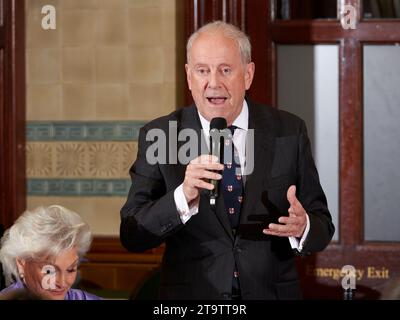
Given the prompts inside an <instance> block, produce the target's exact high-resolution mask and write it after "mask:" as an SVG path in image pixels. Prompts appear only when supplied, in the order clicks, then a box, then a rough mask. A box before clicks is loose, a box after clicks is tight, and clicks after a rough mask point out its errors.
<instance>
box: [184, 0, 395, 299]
mask: <svg viewBox="0 0 400 320" xmlns="http://www.w3.org/2000/svg"><path fill="white" fill-rule="evenodd" d="M367 2H368V1H361V0H347V1H335V0H333V1H323V3H324V4H326V5H325V6H321V3H322V1H313V0H304V1H299V0H292V1H290V0H288V1H285V0H283V1H279V0H270V1H263V0H252V1H245V0H236V1H235V0H221V1H218V0H191V1H188V2H187V5H186V35H189V34H190V33H191V32H193V31H194V30H196V29H197V28H198V27H200V26H202V25H203V24H205V23H207V22H209V21H213V20H218V19H219V20H224V21H227V22H231V23H234V24H235V25H237V26H238V27H240V28H242V29H243V30H244V31H245V32H246V33H247V34H248V35H249V36H250V38H251V41H252V46H253V52H252V55H253V61H254V62H255V64H256V74H255V79H254V82H253V85H252V88H251V90H250V91H249V96H250V97H251V98H252V99H253V100H254V101H257V102H262V103H265V104H269V105H272V106H275V107H278V105H277V102H278V97H277V96H278V76H277V73H278V70H277V65H278V64H277V47H278V46H279V45H299V44H301V45H316V44H335V45H337V46H338V55H339V56H338V68H339V70H338V74H339V76H338V82H339V83H338V90H339V94H338V95H339V98H338V100H339V103H338V109H339V110H338V113H339V117H338V119H339V120H338V122H339V123H338V128H339V147H338V148H339V150H338V154H339V170H338V171H339V172H338V175H339V186H338V188H339V190H338V194H339V204H338V208H339V210H338V224H337V225H336V228H337V230H338V232H339V237H338V240H337V241H332V243H331V244H330V245H329V247H328V248H327V249H326V250H325V251H323V252H321V253H318V254H316V255H313V256H310V257H307V258H303V259H299V260H298V265H299V270H300V273H301V280H302V287H303V292H304V295H305V298H331V299H332V298H333V299H343V297H344V290H343V288H342V286H341V279H342V275H339V276H337V273H338V272H340V270H341V268H342V267H343V266H345V265H352V266H354V267H355V268H356V269H358V270H360V272H363V277H360V279H359V280H357V282H356V291H355V298H356V299H363V298H370V299H373V298H379V297H380V296H381V293H382V292H383V291H384V290H385V288H386V287H387V286H388V285H389V284H390V283H391V282H392V281H393V280H394V279H395V278H397V277H399V276H400V244H399V243H398V242H396V241H382V240H379V239H377V240H370V239H367V238H368V237H366V232H365V230H366V229H365V221H366V220H367V219H366V216H365V214H364V212H365V209H366V208H364V203H365V194H364V189H365V185H364V175H365V170H364V162H365V159H364V157H365V155H364V151H365V150H364V133H365V132H364V131H365V130H366V128H364V125H365V123H364V119H365V117H364V116H365V115H364V113H363V112H364V93H365V92H364V65H363V63H364V54H363V53H364V47H365V46H366V45H368V44H374V45H384V44H386V45H394V44H396V43H399V42H400V20H397V19H383V18H382V17H381V19H364V18H363V17H366V7H363V4H364V5H367V4H368V3H367ZM345 4H346V5H351V6H352V7H353V8H354V9H355V12H356V14H357V15H356V29H345V28H343V26H342V24H341V22H340V19H338V18H337V16H338V14H336V13H337V12H340V11H341V9H342V6H343V5H345ZM283 5H290V8H289V11H287V12H286V13H287V14H288V15H289V16H288V17H283V16H282V12H283V11H280V12H278V11H277V10H278V9H282V10H283V8H282V6H283ZM338 6H339V7H338ZM332 14H333V15H334V16H333V17H332ZM280 15H281V16H280ZM399 63H400V61H399ZM190 101H191V97H190V93H189V92H187V102H190ZM393 147H395V144H394V145H393ZM392 201H395V199H393V200H392ZM389 223H390V221H389ZM398 229H399V234H400V227H398ZM382 232H384V230H382ZM334 274H336V276H334Z"/></svg>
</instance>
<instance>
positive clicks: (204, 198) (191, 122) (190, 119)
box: [178, 105, 234, 241]
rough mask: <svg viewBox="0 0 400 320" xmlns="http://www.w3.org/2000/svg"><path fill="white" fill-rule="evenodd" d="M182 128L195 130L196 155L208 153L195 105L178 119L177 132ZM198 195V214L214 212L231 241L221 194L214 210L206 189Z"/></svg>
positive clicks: (182, 170) (231, 236)
mask: <svg viewBox="0 0 400 320" xmlns="http://www.w3.org/2000/svg"><path fill="white" fill-rule="evenodd" d="M182 129H192V130H195V132H196V134H197V137H199V140H200V141H198V154H197V155H200V154H202V151H203V153H205V154H208V153H209V149H208V147H207V143H206V141H205V138H204V134H203V132H202V131H201V129H202V127H201V122H200V119H199V115H198V113H197V109H196V106H195V105H192V106H190V107H188V108H187V109H186V110H185V111H184V112H183V113H182V119H181V121H180V126H179V128H178V132H179V131H180V130H182ZM184 144H185V142H182V141H178V150H179V148H180V147H181V146H182V145H184ZM197 155H194V156H192V157H191V158H193V159H194V158H196V157H197ZM180 166H181V170H180V171H181V175H182V181H183V179H184V177H185V168H186V166H183V165H180ZM200 196H201V201H200V207H199V211H201V213H200V214H208V213H211V214H215V216H216V217H217V219H218V221H219V223H221V225H222V226H223V228H224V230H225V231H226V233H227V235H228V236H229V237H230V238H231V240H232V241H233V240H234V238H233V234H232V227H231V225H230V222H229V218H228V215H227V214H226V210H225V204H224V199H223V197H222V195H220V196H219V197H218V199H217V205H216V209H215V211H214V210H212V209H211V206H210V204H209V196H208V191H207V190H203V191H202V192H201V194H200Z"/></svg>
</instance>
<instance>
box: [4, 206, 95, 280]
mask: <svg viewBox="0 0 400 320" xmlns="http://www.w3.org/2000/svg"><path fill="white" fill-rule="evenodd" d="M91 241H92V235H91V232H90V229H89V226H88V224H87V223H85V222H84V221H83V220H82V218H81V217H80V216H79V215H78V214H77V213H75V212H73V211H70V210H68V209H66V208H64V207H62V206H58V205H52V206H49V207H39V208H36V209H35V210H32V211H25V212H24V213H23V214H22V215H21V216H20V217H19V218H18V219H17V221H15V223H14V224H13V226H12V227H11V228H9V229H8V230H6V232H5V233H4V236H3V238H2V239H1V249H0V261H1V263H2V265H3V271H4V275H5V277H6V282H7V284H10V283H12V282H13V281H15V280H17V279H20V276H19V273H18V268H17V264H16V259H17V258H19V259H25V260H28V259H30V260H36V259H38V258H39V257H49V258H55V257H57V256H58V255H59V254H60V253H61V252H62V251H64V250H68V249H72V248H73V247H76V249H77V251H78V255H79V257H83V256H84V255H85V254H86V252H87V251H88V250H89V247H90V244H91ZM13 279H14V280H13Z"/></svg>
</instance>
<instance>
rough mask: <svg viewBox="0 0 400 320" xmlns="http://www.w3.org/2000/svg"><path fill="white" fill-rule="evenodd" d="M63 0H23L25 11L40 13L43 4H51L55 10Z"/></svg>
mask: <svg viewBox="0 0 400 320" xmlns="http://www.w3.org/2000/svg"><path fill="white" fill-rule="evenodd" d="M64 1H65V0H25V11H26V12H39V13H41V12H42V7H43V6H45V5H52V6H54V7H55V8H56V10H57V9H58V8H60V7H61V6H60V4H61V3H62V2H64ZM67 1H68V0H67Z"/></svg>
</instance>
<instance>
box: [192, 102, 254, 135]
mask: <svg viewBox="0 0 400 320" xmlns="http://www.w3.org/2000/svg"><path fill="white" fill-rule="evenodd" d="M197 113H198V115H199V118H200V122H201V126H202V128H203V131H204V132H205V133H207V134H208V132H209V131H210V121H208V120H207V119H206V118H204V117H203V116H202V115H201V114H200V112H199V111H198V110H197ZM232 125H233V126H236V127H237V128H240V129H242V130H246V131H247V130H248V128H249V107H248V105H247V102H246V100H243V107H242V111H240V113H239V115H238V116H237V118H236V119H235V120H234V121H233V123H232Z"/></svg>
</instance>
